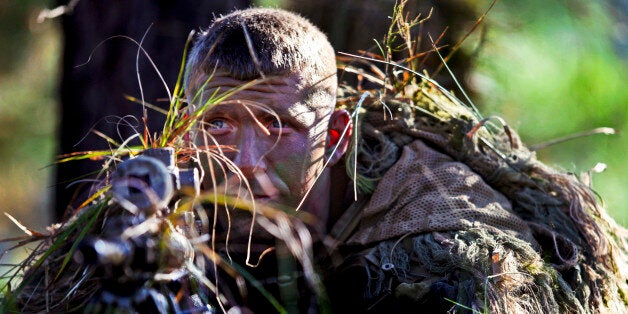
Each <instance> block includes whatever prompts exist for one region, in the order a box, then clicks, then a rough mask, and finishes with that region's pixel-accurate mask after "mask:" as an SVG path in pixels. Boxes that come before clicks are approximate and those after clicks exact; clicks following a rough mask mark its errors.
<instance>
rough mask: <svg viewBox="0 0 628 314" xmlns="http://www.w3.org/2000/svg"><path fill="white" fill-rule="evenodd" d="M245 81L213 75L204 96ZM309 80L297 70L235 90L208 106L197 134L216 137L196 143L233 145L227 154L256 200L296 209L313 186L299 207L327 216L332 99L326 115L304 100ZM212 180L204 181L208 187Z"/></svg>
mask: <svg viewBox="0 0 628 314" xmlns="http://www.w3.org/2000/svg"><path fill="white" fill-rule="evenodd" d="M205 79H206V78H205ZM245 83H247V82H245V81H239V80H235V79H233V78H231V77H228V76H221V75H219V74H218V75H215V76H214V77H213V78H212V79H211V81H210V82H209V83H208V84H207V86H206V90H205V91H204V94H206V95H207V96H206V97H204V98H205V99H207V98H208V97H209V95H211V94H212V93H213V92H214V91H215V90H216V89H217V88H220V92H225V91H227V90H229V89H230V88H236V87H239V86H242V85H243V84H245ZM201 84H202V83H201ZM201 84H198V85H196V86H200V85H201ZM305 85H306V84H304V82H303V79H302V78H301V77H300V76H298V75H295V74H293V75H288V76H283V77H278V78H272V79H269V80H268V81H266V82H264V83H260V84H258V85H254V86H251V87H249V88H247V89H245V90H243V91H239V92H237V93H236V94H234V95H233V96H231V97H230V98H228V99H227V100H225V101H223V102H221V103H220V104H218V105H216V106H214V107H213V108H211V109H209V110H208V112H207V113H206V114H205V117H204V119H203V126H202V130H203V131H204V132H200V133H199V134H200V135H203V134H205V135H206V136H211V137H212V139H211V140H208V139H207V138H202V137H199V138H198V139H197V143H198V144H200V145H204V144H203V143H204V142H206V143H213V142H214V143H218V144H220V145H227V146H232V147H233V148H234V151H232V152H225V156H226V157H227V158H228V159H229V160H231V161H232V162H233V163H234V164H235V165H236V166H237V167H238V168H239V169H240V171H241V172H242V174H243V175H244V177H245V178H246V179H247V180H248V182H249V184H250V187H251V194H252V196H253V198H254V199H255V201H256V202H268V203H272V204H276V205H279V206H281V207H287V208H292V209H293V210H294V209H295V208H297V206H299V204H300V203H301V201H302V200H303V199H304V198H306V194H308V191H309V195H310V196H309V197H308V198H306V201H305V202H304V203H303V205H302V207H301V208H302V209H303V210H306V211H309V212H312V213H313V214H315V215H317V216H320V218H324V219H326V211H327V208H328V206H329V204H328V203H329V201H328V197H329V178H328V175H327V174H326V173H324V172H325V169H324V163H325V144H326V143H325V139H326V138H327V135H328V134H327V133H328V130H327V127H328V125H329V112H330V111H331V108H332V106H333V104H328V106H329V108H330V110H328V111H327V114H320V113H317V112H316V110H314V109H313V108H311V107H310V106H309V105H308V103H306V101H305V100H304V99H302V96H301V95H304V94H305V93H304V86H305ZM319 111H323V110H320V109H319ZM321 173H323V175H321ZM206 177H207V175H206ZM317 178H318V179H319V180H318V182H317V180H316V179H317ZM227 181H228V182H230V181H234V182H235V181H237V180H231V179H229V180H227ZM211 184H212V182H207V180H205V186H206V188H207V187H208V186H211ZM233 184H239V185H241V184H242V183H241V182H239V183H233ZM310 190H311V191H310Z"/></svg>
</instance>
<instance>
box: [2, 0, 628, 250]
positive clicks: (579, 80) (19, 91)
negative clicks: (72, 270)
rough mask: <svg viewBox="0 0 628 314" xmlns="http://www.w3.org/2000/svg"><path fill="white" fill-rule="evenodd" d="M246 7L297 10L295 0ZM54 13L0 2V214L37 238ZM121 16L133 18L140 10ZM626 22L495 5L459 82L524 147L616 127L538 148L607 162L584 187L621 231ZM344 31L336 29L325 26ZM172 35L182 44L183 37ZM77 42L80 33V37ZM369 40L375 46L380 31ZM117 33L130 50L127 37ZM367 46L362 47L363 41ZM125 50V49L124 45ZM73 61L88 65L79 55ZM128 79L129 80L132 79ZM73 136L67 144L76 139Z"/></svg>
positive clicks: (556, 5) (578, 4) (627, 147)
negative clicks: (45, 16)
mask: <svg viewBox="0 0 628 314" xmlns="http://www.w3.org/2000/svg"><path fill="white" fill-rule="evenodd" d="M83 1H91V0H83ZM114 2H115V1H114ZM166 2H167V1H166ZM306 2H307V1H306ZM306 2H303V3H306ZM327 2H329V3H333V2H331V1H327ZM349 2H352V3H353V4H354V5H355V3H358V4H361V3H367V1H357V2H356V1H347V3H349ZM371 2H378V1H371ZM379 2H381V1H379ZM388 2H390V1H388ZM411 2H419V1H414V0H411ZM459 2H460V1H459ZM464 2H465V5H464V11H465V12H463V13H464V14H466V15H470V16H472V17H476V18H477V17H479V16H480V15H481V13H482V12H483V11H484V10H486V8H488V7H489V5H490V3H491V1H489V0H469V1H464ZM116 3H117V2H116ZM120 3H126V2H124V1H123V2H120ZM255 3H256V4H258V5H272V6H283V7H290V8H292V9H296V10H298V9H299V4H300V1H297V0H283V1H278V0H266V1H257V2H255ZM316 3H318V2H316ZM57 4H58V2H55V1H44V0H0V174H1V175H0V212H7V213H10V214H11V215H13V216H14V217H16V218H17V219H18V220H20V221H21V222H22V223H24V224H25V225H26V226H29V227H31V228H33V229H35V230H39V231H43V230H45V226H47V225H48V224H49V223H50V222H51V220H52V217H53V214H52V212H53V206H54V203H53V194H54V192H53V186H54V169H55V168H54V167H52V166H51V165H52V164H53V163H54V161H55V155H56V154H58V153H59V152H60V149H59V142H58V140H57V138H56V137H57V134H58V133H57V132H58V131H59V130H60V128H61V126H60V122H59V121H60V119H61V118H60V115H61V113H60V112H61V111H60V101H59V84H60V83H59V82H60V79H61V61H62V59H63V56H62V51H63V47H62V45H63V35H62V25H61V22H60V19H52V20H47V21H44V22H43V23H39V22H38V21H37V17H38V15H39V13H40V12H41V10H42V9H45V8H53V7H55V6H56V5H57ZM118 5H119V4H118ZM312 5H313V4H309V6H312ZM335 5H336V6H338V9H339V10H340V9H342V8H346V6H344V5H343V2H342V1H340V2H339V1H336V4H335ZM390 9H391V8H390ZM390 9H389V12H390ZM449 9H451V8H449ZM128 10H130V12H131V13H133V12H139V11H133V10H141V8H137V7H136V8H128ZM319 11H320V12H329V11H327V10H319ZM449 12H451V13H450V14H460V12H457V11H456V10H451V11H447V10H444V11H443V12H441V14H442V15H445V16H446V15H447V14H448V13H449ZM387 13H388V12H387ZM627 13H628V1H626V0H606V1H586V0H575V1H563V0H528V1H516V0H501V1H498V2H497V4H496V5H495V6H494V8H493V9H492V10H491V12H490V13H489V15H488V17H487V19H486V20H485V21H484V23H483V24H482V25H481V26H480V27H479V28H478V29H477V30H476V31H475V32H474V33H473V34H472V35H471V36H470V37H469V38H467V40H466V41H465V43H464V45H463V46H462V51H463V52H464V53H465V55H466V57H467V58H469V61H470V62H471V64H472V67H471V68H470V70H469V71H468V72H465V73H466V74H465V75H464V77H460V78H459V79H461V80H464V81H465V83H466V85H467V86H468V88H469V90H470V92H472V94H473V95H474V102H475V103H476V105H478V106H479V107H480V108H481V111H482V112H483V113H484V115H485V116H488V115H499V116H502V117H504V118H505V119H506V121H508V122H509V124H510V126H512V127H515V128H516V129H518V130H519V132H520V134H521V135H522V138H523V140H524V141H525V142H526V143H527V144H530V145H533V144H537V143H541V142H544V141H547V140H550V139H554V138H557V137H561V136H565V135H569V134H572V133H576V132H580V131H585V130H590V129H593V128H597V127H602V126H605V127H612V128H615V129H617V130H618V131H619V132H620V133H619V134H618V135H612V136H606V135H595V136H592V137H587V138H580V139H576V140H573V141H571V142H567V143H563V144H558V145H555V146H552V147H549V148H546V149H543V150H541V151H540V152H539V157H540V159H542V160H544V161H545V162H547V163H548V164H551V165H555V166H558V167H560V168H562V169H565V170H566V171H570V172H574V173H581V172H585V171H587V170H589V169H590V168H593V167H594V166H595V165H596V164H597V163H598V162H601V163H605V164H606V165H607V166H608V167H607V169H606V171H605V172H603V173H601V174H596V175H594V178H593V179H594V180H593V183H594V188H595V189H596V191H597V192H598V193H599V195H600V196H601V198H602V199H603V200H604V201H605V202H606V204H607V208H608V210H609V212H610V214H611V215H612V216H613V217H615V219H616V220H617V221H618V222H619V223H620V224H623V225H625V226H628V210H627V207H628V205H627V204H628V193H626V188H627V187H628V162H626V161H625V160H626V155H624V154H626V152H628V140H627V138H626V134H625V132H626V131H628V88H626V85H628V17H627V16H626V14H627ZM207 14H208V16H209V13H207ZM330 14H332V13H330ZM349 16H350V15H349ZM346 22H347V21H344V20H342V19H339V20H337V21H335V23H337V25H336V26H335V27H342V25H344V24H343V23H345V24H346ZM352 23H355V21H353V22H352ZM358 23H359V24H362V25H367V24H368V22H363V21H358ZM199 26H203V25H199ZM96 27H97V25H96ZM452 27H460V28H464V29H460V30H458V33H464V32H466V31H467V30H468V29H470V27H471V24H469V23H466V24H461V25H452ZM177 31H181V32H184V33H185V34H186V35H187V31H188V30H177ZM76 32H79V33H80V32H81V29H77V30H76ZM329 32H330V31H328V33H329ZM354 32H355V34H354V36H356V37H360V36H364V33H362V32H360V30H355V31H354ZM374 32H375V34H379V35H378V39H380V38H379V37H380V36H381V35H383V34H384V32H385V29H381V31H379V30H374ZM118 35H129V36H132V37H134V38H136V39H138V40H139V37H136V36H137V34H124V33H121V34H118ZM140 35H141V34H140ZM330 35H332V34H330ZM184 37H185V36H184ZM366 40H367V42H369V41H370V42H371V43H372V41H371V38H366ZM90 45H91V46H89V45H88V46H87V47H85V48H84V49H87V50H88V51H89V50H92V49H94V48H96V47H95V46H96V45H97V42H96V44H90ZM105 45H106V44H105ZM128 46H129V47H130V49H133V50H135V46H133V45H132V44H131V43H130V42H129V43H128ZM365 48H366V47H365ZM163 49H173V50H177V51H180V50H182V46H176V45H165V46H164V48H163ZM148 52H149V53H151V51H148ZM348 52H355V51H351V50H349V51H348ZM80 58H83V60H85V61H86V56H80ZM175 61H176V62H175V63H174V64H175V68H174V71H176V70H178V68H176V67H177V66H178V61H179V60H175ZM158 66H159V67H160V69H162V68H163V66H161V65H160V64H158ZM89 71H93V69H91V70H89ZM129 71H131V72H130V73H134V69H129ZM454 71H455V69H454ZM144 75H145V76H149V75H150V76H152V75H153V74H152V73H150V74H144ZM170 87H172V86H170ZM104 92H105V93H106V92H107V91H106V90H105V91H104ZM128 93H130V94H133V93H137V90H136V89H135V90H131V91H128ZM105 96H106V95H103V97H105ZM134 96H138V95H137V94H134ZM116 97H118V98H120V95H117V96H116ZM123 105H124V106H127V105H128V106H135V105H133V104H130V103H128V104H127V103H124V104H123ZM64 123H72V121H65V122H64ZM77 123H78V122H77ZM90 123H92V122H90ZM622 132H623V133H622ZM83 135H84V134H77V135H76V136H77V138H79V139H80V138H81V137H82V136H83ZM18 232H19V229H18V228H17V227H16V226H15V225H13V224H12V223H11V222H10V221H9V219H8V218H7V217H5V216H4V215H1V216H0V238H6V237H8V236H12V235H16V234H18ZM2 247H3V246H2V244H1V243H0V249H1V248H2Z"/></svg>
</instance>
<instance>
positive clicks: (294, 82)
mask: <svg viewBox="0 0 628 314" xmlns="http://www.w3.org/2000/svg"><path fill="white" fill-rule="evenodd" d="M323 83H325V82H323ZM323 83H321V82H317V83H314V84H312V83H311V82H309V81H308V80H306V79H304V78H303V77H302V76H300V75H299V74H288V75H282V76H267V77H266V78H263V79H262V78H260V79H257V80H253V81H243V80H238V79H235V78H233V77H231V76H229V75H228V74H227V73H226V72H223V71H220V70H218V71H216V72H215V73H214V74H213V75H211V77H210V76H209V75H207V74H200V75H198V76H197V77H196V78H193V79H192V80H191V81H190V86H189V88H188V98H189V99H192V98H194V97H196V99H194V100H192V102H193V103H195V104H198V103H201V102H203V101H206V100H207V99H208V98H209V97H210V96H212V95H214V94H215V95H216V96H218V95H221V94H223V93H227V92H230V91H234V93H233V94H232V95H230V96H229V97H228V98H227V99H226V100H225V101H224V102H225V104H227V103H232V102H234V101H238V100H244V101H248V102H257V103H259V104H262V105H265V106H270V107H272V108H275V109H282V108H279V107H284V109H286V110H298V111H303V110H309V111H315V112H325V113H327V112H328V111H331V109H333V107H334V100H335V97H334V96H333V95H330V94H331V93H333V91H332V90H331V89H330V88H324V86H323V85H324V84H323ZM201 89H202V90H201ZM199 91H200V93H199ZM325 96H327V97H325ZM201 97H202V99H201ZM218 107H221V106H218ZM295 113H297V112H295Z"/></svg>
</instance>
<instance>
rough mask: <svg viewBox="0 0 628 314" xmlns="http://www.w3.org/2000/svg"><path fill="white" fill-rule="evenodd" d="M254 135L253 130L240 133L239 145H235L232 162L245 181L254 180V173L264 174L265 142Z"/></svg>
mask: <svg viewBox="0 0 628 314" xmlns="http://www.w3.org/2000/svg"><path fill="white" fill-rule="evenodd" d="M255 133H256V132H255V131H254V130H250V131H249V132H246V131H245V132H242V133H241V136H240V140H239V141H238V142H239V143H236V149H237V152H236V153H235V157H234V158H233V160H232V161H233V163H234V164H235V165H236V166H238V168H239V169H240V171H242V174H243V175H244V177H245V178H247V179H253V178H255V173H256V172H266V161H265V157H264V155H265V154H266V152H267V148H266V147H265V146H266V145H265V143H264V142H265V141H264V140H263V139H260V138H258V137H257V136H255V135H256V134H255Z"/></svg>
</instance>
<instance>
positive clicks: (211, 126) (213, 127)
mask: <svg viewBox="0 0 628 314" xmlns="http://www.w3.org/2000/svg"><path fill="white" fill-rule="evenodd" d="M232 129H233V125H231V124H230V123H229V121H227V120H225V119H211V120H209V121H208V122H207V124H205V130H207V132H209V133H210V134H212V135H224V134H227V133H229V132H231V130H232Z"/></svg>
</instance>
